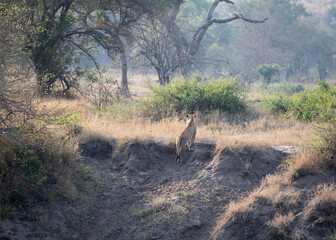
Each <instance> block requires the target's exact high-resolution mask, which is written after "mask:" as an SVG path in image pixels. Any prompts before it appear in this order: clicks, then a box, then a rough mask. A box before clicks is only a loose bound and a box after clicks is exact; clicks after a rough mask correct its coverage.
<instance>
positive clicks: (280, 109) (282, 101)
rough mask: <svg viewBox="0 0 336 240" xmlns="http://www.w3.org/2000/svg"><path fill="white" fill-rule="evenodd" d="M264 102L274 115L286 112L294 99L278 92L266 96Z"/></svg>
mask: <svg viewBox="0 0 336 240" xmlns="http://www.w3.org/2000/svg"><path fill="white" fill-rule="evenodd" d="M263 104H264V106H265V108H266V110H268V111H269V112H271V113H272V114H273V115H283V114H286V113H287V112H288V111H289V110H290V107H291V104H292V101H291V99H290V98H289V97H287V96H286V95H284V94H278V95H276V96H275V97H271V98H264V99H263Z"/></svg>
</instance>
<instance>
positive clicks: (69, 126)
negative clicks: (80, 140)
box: [57, 113, 83, 138]
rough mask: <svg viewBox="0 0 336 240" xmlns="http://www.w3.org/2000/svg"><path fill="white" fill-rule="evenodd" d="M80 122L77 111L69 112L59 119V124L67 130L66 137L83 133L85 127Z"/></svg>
mask: <svg viewBox="0 0 336 240" xmlns="http://www.w3.org/2000/svg"><path fill="white" fill-rule="evenodd" d="M80 122H81V120H80V118H79V116H78V114H77V113H70V114H68V113H67V114H64V116H63V117H61V118H60V119H59V120H58V121H57V125H59V126H63V128H64V130H65V131H66V138H69V137H74V136H76V135H78V134H79V133H81V131H82V129H83V127H82V126H81V125H80Z"/></svg>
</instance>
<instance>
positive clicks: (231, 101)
mask: <svg viewBox="0 0 336 240" xmlns="http://www.w3.org/2000/svg"><path fill="white" fill-rule="evenodd" d="M245 91H246V90H245V88H244V87H243V86H242V85H241V84H240V83H238V82H237V81H236V80H235V79H218V80H213V79H212V80H209V81H207V82H204V81H202V80H201V79H200V78H197V77H194V78H192V79H181V80H178V81H174V82H172V83H170V84H168V85H166V86H156V87H153V88H152V92H151V94H150V95H148V97H147V98H146V99H145V100H144V102H143V108H144V109H143V112H144V113H145V115H147V116H151V117H154V118H162V117H167V116H172V115H174V114H175V113H181V112H183V111H186V112H189V113H193V112H195V111H201V112H204V113H207V112H210V111H213V110H220V111H225V112H229V113H238V112H242V111H244V110H245V108H246V101H245Z"/></svg>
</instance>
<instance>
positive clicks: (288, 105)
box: [263, 82, 336, 121]
mask: <svg viewBox="0 0 336 240" xmlns="http://www.w3.org/2000/svg"><path fill="white" fill-rule="evenodd" d="M263 102H264V106H265V108H266V109H267V110H268V111H270V112H271V113H272V114H274V115H282V114H285V116H292V117H294V118H295V119H297V120H300V121H317V120H320V121H332V120H335V119H336V115H335V114H336V89H335V88H334V87H332V86H331V85H330V84H328V83H326V82H319V83H318V88H315V89H313V90H310V89H305V90H304V91H302V92H297V93H295V94H294V95H293V96H292V97H288V96H286V95H285V94H279V95H276V96H275V97H271V98H264V100H263Z"/></svg>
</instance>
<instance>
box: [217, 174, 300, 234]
mask: <svg viewBox="0 0 336 240" xmlns="http://www.w3.org/2000/svg"><path fill="white" fill-rule="evenodd" d="M261 198H262V199H267V200H268V201H270V202H271V203H272V205H283V206H287V207H288V206H290V205H292V206H298V204H299V203H300V192H299V191H298V190H296V189H294V188H293V187H291V186H290V185H287V183H286V182H284V181H283V175H282V174H281V173H278V174H273V175H267V176H266V177H265V178H264V179H263V181H262V182H261V185H260V187H258V188H256V189H255V190H253V191H252V192H251V193H250V194H249V195H248V196H243V197H242V198H241V199H240V200H238V201H232V202H230V203H229V205H228V207H227V208H226V212H225V214H224V215H223V217H222V218H221V219H220V220H219V221H218V223H217V225H216V226H215V228H214V230H213V233H212V234H213V235H214V236H215V235H217V234H218V232H219V231H221V229H223V228H224V227H225V226H226V225H227V224H228V223H229V222H231V221H234V220H235V219H236V218H238V217H240V218H243V219H244V218H246V217H247V216H248V214H249V213H250V212H252V211H254V208H255V207H257V205H256V204H255V203H256V201H257V200H258V199H261ZM289 217H290V216H289V215H288V216H282V217H281V216H280V215H279V216H278V219H276V218H275V219H274V220H272V222H270V224H276V223H277V224H280V223H281V221H282V220H283V221H284V220H285V219H286V218H287V219H288V218H289Z"/></svg>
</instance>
